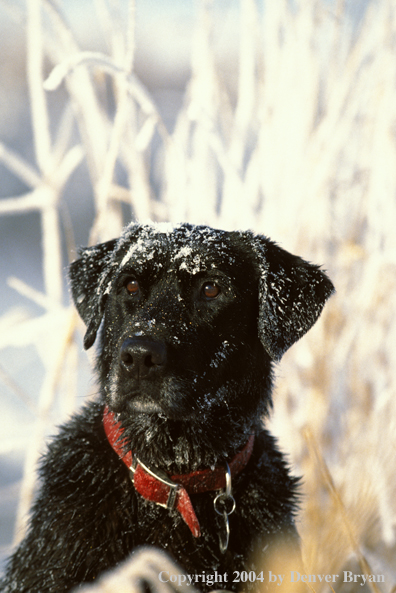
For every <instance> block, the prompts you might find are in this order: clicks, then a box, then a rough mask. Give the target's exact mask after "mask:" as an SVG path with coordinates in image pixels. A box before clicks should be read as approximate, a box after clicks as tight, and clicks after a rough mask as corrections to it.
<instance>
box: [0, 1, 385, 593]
mask: <svg viewBox="0 0 396 593" xmlns="http://www.w3.org/2000/svg"><path fill="white" fill-rule="evenodd" d="M116 6H117V3H111V2H109V3H107V2H106V0H98V1H97V2H95V5H94V6H92V11H94V10H96V11H97V16H98V20H99V22H101V23H102V24H103V27H104V30H105V31H106V36H105V41H106V44H104V45H107V47H108V48H109V50H108V53H107V54H102V53H99V52H97V51H95V52H94V51H80V49H79V47H78V45H77V42H76V40H75V36H74V33H73V31H72V30H70V28H69V27H68V25H67V23H66V21H65V19H64V18H63V16H62V12H61V10H60V9H59V7H58V4H57V3H53V2H52V1H51V0H28V2H27V8H26V38H27V80H28V87H29V104H30V109H31V121H32V128H33V133H34V136H33V137H34V155H35V162H34V163H30V162H27V161H26V160H24V159H23V158H22V157H21V156H19V155H18V154H15V153H14V152H12V151H11V150H10V149H9V148H8V147H7V146H6V145H5V144H3V143H1V144H0V161H1V163H2V164H3V165H4V166H5V167H7V168H8V169H9V171H11V172H12V173H13V174H14V175H15V176H17V177H18V178H19V179H21V180H22V181H23V182H24V183H25V184H26V186H27V187H28V188H30V189H29V191H28V192H26V193H25V194H24V195H18V196H9V197H8V198H7V199H4V200H2V201H1V202H0V214H3V215H7V214H12V213H16V212H19V213H24V212H28V211H31V210H35V211H38V212H39V213H40V217H41V223H42V245H43V261H42V270H43V277H44V284H45V292H44V293H37V291H34V290H33V289H32V288H31V287H30V286H29V285H28V281H29V279H26V280H25V279H17V278H14V279H10V281H9V282H10V284H11V285H12V286H13V288H14V289H15V290H17V291H19V292H20V293H21V294H23V295H25V296H26V297H28V298H29V299H31V300H32V301H33V302H34V303H36V304H38V305H39V306H40V307H41V308H42V310H43V314H42V315H36V316H35V317H33V318H27V319H26V318H25V317H23V316H21V314H20V313H18V312H15V311H13V310H12V311H10V312H9V313H8V314H7V315H6V316H5V317H4V318H3V319H0V325H1V328H2V332H1V337H0V346H1V348H6V347H8V346H14V347H18V346H19V347H23V346H24V345H25V344H26V343H29V344H33V345H34V347H35V348H36V351H37V357H38V360H40V361H41V363H42V364H43V367H44V369H45V372H44V378H43V381H42V384H41V386H40V388H39V390H38V391H39V392H38V393H37V394H34V395H35V397H28V396H26V394H21V392H20V391H21V390H20V388H19V387H18V380H17V378H16V377H13V376H10V375H9V374H8V372H7V370H6V368H5V367H4V365H1V367H0V380H1V381H3V382H4V383H6V384H7V386H8V389H9V392H13V393H14V394H16V395H17V396H18V397H21V398H22V397H23V398H24V400H23V401H24V405H26V406H27V407H29V406H30V408H33V411H34V414H35V418H36V421H35V430H34V434H32V435H29V436H28V440H27V442H26V458H25V469H24V477H23V480H22V482H21V484H20V485H19V497H20V498H19V500H20V502H19V508H18V513H17V518H16V528H15V534H16V536H15V539H16V540H17V539H19V538H20V537H21V536H22V534H23V530H24V526H25V518H26V513H27V509H28V508H29V506H30V502H31V498H32V495H33V492H34V486H35V480H36V474H35V466H36V461H37V458H38V455H39V453H40V451H41V450H42V443H43V439H44V437H45V434H46V431H47V430H48V426H53V425H54V424H55V423H56V424H58V423H59V422H60V421H62V420H63V419H64V418H65V417H67V415H68V414H69V413H70V411H71V410H72V409H74V407H75V405H76V399H77V381H76V380H75V379H74V378H73V377H75V375H76V370H77V368H79V367H81V365H83V364H84V361H83V360H82V356H83V355H82V354H81V350H80V344H81V338H80V335H79V332H80V330H81V325H80V323H79V321H78V319H77V317H76V314H75V313H74V311H73V310H72V309H70V308H69V307H65V306H64V304H63V302H62V265H61V240H62V234H63V233H64V232H65V231H64V230H62V228H61V225H60V213H61V210H62V199H63V195H64V190H65V187H66V185H67V184H68V182H69V181H70V179H71V178H72V176H73V173H74V171H75V170H76V168H77V167H79V166H80V164H81V163H82V162H83V161H85V162H86V163H87V165H88V169H89V175H90V183H91V187H92V194H93V199H94V208H95V219H94V221H93V224H92V228H91V232H90V241H91V243H94V242H97V241H102V240H107V239H109V238H111V237H114V236H116V235H118V234H119V231H120V229H121V227H122V226H123V224H124V222H125V211H126V209H127V211H128V212H130V217H131V218H136V219H139V220H143V221H144V220H146V219H148V218H150V219H152V220H159V221H162V220H163V221H172V222H179V221H183V220H187V221H190V222H194V223H208V224H210V225H212V226H215V227H220V228H227V229H231V228H251V229H254V230H256V231H257V232H261V233H263V234H266V235H268V236H270V237H271V238H273V239H274V240H276V241H278V242H280V243H281V244H282V246H283V247H285V248H286V249H288V250H289V251H292V252H295V253H298V254H300V255H302V256H303V257H304V258H306V259H309V260H311V261H313V262H315V263H322V264H323V265H324V267H325V268H326V269H327V270H328V272H329V274H330V277H331V278H332V280H333V282H334V284H335V286H336V289H337V294H336V295H335V296H334V297H332V299H331V301H330V303H329V304H328V305H327V307H326V309H325V312H324V314H323V315H322V317H321V319H320V321H319V322H318V324H317V325H316V326H315V327H314V328H313V329H312V330H311V332H310V333H309V334H308V335H307V336H306V337H305V338H304V339H303V340H302V341H301V343H298V344H297V345H296V346H294V347H293V348H292V349H291V351H290V352H289V353H287V354H286V356H285V357H284V359H283V361H282V362H281V363H280V365H279V367H278V379H277V390H276V395H275V414H274V417H273V420H272V429H273V431H274V432H275V433H276V434H277V435H278V436H279V439H280V442H281V445H282V448H283V449H284V450H285V451H286V452H288V454H289V457H290V461H291V462H292V463H293V465H294V467H295V468H296V473H302V474H303V476H304V484H303V492H304V497H303V503H302V512H301V515H300V518H299V529H300V532H301V535H302V538H303V551H304V560H305V564H306V570H307V572H309V573H326V574H327V573H329V574H337V573H338V574H341V571H342V570H343V567H345V566H347V565H349V566H351V565H352V566H354V564H353V562H356V565H355V567H357V568H356V570H355V572H359V573H370V572H372V573H375V574H384V575H385V583H383V584H377V585H376V584H375V583H374V584H373V583H371V584H370V587H371V590H372V591H373V592H374V591H375V592H377V591H383V592H384V593H385V592H387V591H390V590H391V589H392V587H394V586H395V583H396V562H395V557H396V497H395V492H396V463H395V451H396V397H395V392H396V375H395V372H394V369H395V368H396V319H395V297H394V295H395V291H396V274H395V264H396V233H395V225H396V164H395V163H396V143H395V140H396V132H395V130H396V127H395V124H396V92H395V80H396V59H395V36H396V10H395V8H394V6H393V4H392V2H391V1H390V0H379V1H378V2H374V1H372V2H370V3H369V4H368V7H367V10H366V12H365V15H364V18H363V19H362V21H361V22H359V23H358V24H357V25H356V26H354V25H353V24H352V21H351V19H350V18H349V16H348V13H347V9H346V7H345V5H344V2H342V0H338V2H335V3H333V4H332V3H329V2H325V1H324V0H304V1H302V0H301V1H297V2H295V3H294V5H293V7H291V6H290V4H289V3H288V2H286V0H279V1H277V2H267V3H266V5H265V10H262V7H261V6H260V7H259V6H258V5H257V4H256V2H255V1H254V0H241V1H240V6H239V11H240V18H239V40H238V43H239V46H238V48H237V53H238V62H237V64H236V65H235V68H234V73H235V74H237V77H236V82H235V85H234V86H233V84H232V81H231V82H230V81H228V80H227V79H226V75H225V72H226V70H225V69H224V68H222V64H223V62H222V59H221V56H219V52H218V45H217V40H216V22H217V21H216V19H217V18H219V15H218V13H217V11H216V8H217V4H216V3H213V2H212V1H209V0H202V1H201V2H200V4H199V11H198V15H197V22H196V27H195V35H194V38H193V40H192V55H191V78H190V81H189V84H188V86H187V88H186V91H185V96H184V102H183V106H182V108H181V109H180V112H179V113H178V117H177V121H176V125H175V128H174V130H173V131H172V132H169V130H167V128H166V126H165V124H164V122H163V121H162V118H161V115H160V112H159V110H158V108H157V106H156V104H155V102H154V100H153V98H152V97H151V95H150V93H149V92H148V91H147V89H146V88H145V87H144V85H143V84H142V83H141V81H140V80H139V79H138V77H137V75H136V73H135V71H134V60H135V45H136V43H135V35H136V31H135V18H136V15H135V13H136V7H135V5H134V2H133V0H130V2H129V4H128V7H127V10H126V13H125V15H124V18H122V19H121V18H120V16H119V14H118V12H117V11H116V10H115V7H116ZM120 10H121V8H120ZM48 64H50V70H51V72H50V73H49V75H48V76H47V75H44V65H46V67H47V69H48ZM109 86H110V87H111V94H112V97H113V100H114V104H115V111H114V113H112V114H111V115H110V114H109V110H106V109H105V108H104V105H103V100H102V99H103V96H104V93H105V92H109V91H108V88H109ZM58 87H61V88H63V89H65V91H66V92H65V93H64V95H62V97H63V98H62V99H61V100H62V101H63V103H62V105H61V111H62V115H61V117H60V120H59V121H58V122H57V125H56V126H55V125H53V122H52V120H51V118H52V112H51V110H50V109H49V107H48V104H49V94H50V93H51V91H53V90H54V89H56V88H58ZM105 89H107V91H105ZM54 130H55V131H54ZM75 130H77V131H78V133H77V134H76V133H75ZM120 170H121V171H122V172H123V175H121V176H120V175H119V171H120ZM120 178H122V179H125V180H126V182H125V183H121V182H120V181H119V179H120ZM71 237H72V232H69V233H67V237H66V239H67V241H68V244H69V245H72V239H71ZM55 327H56V328H57V331H56V339H54V328H55ZM84 356H85V355H84ZM36 395H37V397H36ZM0 439H1V437H0ZM0 447H1V449H2V450H3V451H6V450H8V449H9V443H6V442H3V443H2V444H1V440H0ZM348 563H349V564H348ZM351 563H352V564H351ZM112 586H114V584H113V585H112ZM131 587H132V585H131ZM103 590H105V589H103ZM113 590H114V589H113ZM123 590H125V591H127V590H128V589H127V588H125V589H123ZM131 590H133V589H132V588H131ZM315 590H317V591H319V590H321V586H320V585H318V583H316V584H315Z"/></svg>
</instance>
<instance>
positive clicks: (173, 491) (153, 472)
mask: <svg viewBox="0 0 396 593" xmlns="http://www.w3.org/2000/svg"><path fill="white" fill-rule="evenodd" d="M138 464H139V465H140V466H141V467H142V469H144V471H145V472H147V473H148V474H149V475H150V476H153V478H155V479H156V480H158V481H159V482H161V483H162V484H165V486H168V488H169V495H168V500H167V501H166V503H165V504H164V503H161V502H157V504H158V505H159V506H161V507H164V508H165V509H174V508H175V506H176V499H177V492H178V490H179V488H180V485H179V484H176V482H174V481H173V480H171V479H170V477H169V476H168V475H167V474H166V473H165V472H164V471H162V470H161V469H158V468H155V469H153V468H151V467H149V466H148V465H146V464H145V463H143V462H142V461H141V460H140V459H139V457H138V456H137V455H134V456H133V461H132V466H131V472H132V476H131V480H132V482H133V481H134V477H135V471H136V468H137V465H138Z"/></svg>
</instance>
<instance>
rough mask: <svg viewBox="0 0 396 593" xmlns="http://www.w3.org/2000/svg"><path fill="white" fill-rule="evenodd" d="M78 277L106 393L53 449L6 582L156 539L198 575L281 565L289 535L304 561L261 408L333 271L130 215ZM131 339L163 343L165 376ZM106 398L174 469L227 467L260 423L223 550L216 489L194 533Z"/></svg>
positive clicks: (31, 586) (219, 234) (53, 575)
mask: <svg viewBox="0 0 396 593" xmlns="http://www.w3.org/2000/svg"><path fill="white" fill-rule="evenodd" d="M131 278H133V279H136V280H138V282H139V286H140V292H139V295H138V297H136V298H135V297H134V296H132V297H131V295H130V294H128V292H127V291H126V288H125V287H126V284H127V282H128V281H129V279H131ZM70 282H71V291H72V295H73V299H74V302H75V304H76V307H77V309H78V311H79V313H80V315H81V317H82V319H83V320H84V322H85V324H86V326H87V331H86V335H85V339H84V343H85V347H86V348H89V347H91V346H92V345H93V343H94V342H95V340H97V342H98V359H97V371H98V377H99V381H100V388H101V393H100V397H99V398H98V401H95V402H91V403H89V404H87V405H86V406H85V407H84V408H83V410H81V411H80V412H79V413H78V414H76V415H75V416H74V418H72V419H71V420H70V422H68V423H67V424H66V425H65V426H64V427H63V428H61V430H60V433H59V435H58V436H57V437H56V438H55V439H54V440H53V441H52V443H51V444H50V445H49V447H48V452H47V454H46V455H45V457H44V459H43V461H42V464H41V469H40V475H41V489H40V492H39V494H38V497H37V500H36V503H35V505H34V507H33V509H32V516H31V521H30V528H29V532H28V534H27V536H26V538H25V539H24V541H23V542H22V543H21V545H20V546H19V548H18V549H17V550H16V551H15V553H14V555H13V556H12V557H11V559H10V562H9V564H8V568H7V571H6V575H5V578H4V581H3V585H2V590H3V591H6V592H8V593H11V592H16V591H18V592H19V593H22V592H24V591H26V592H27V591H29V592H30V593H33V592H34V591H37V592H39V591H40V592H41V593H45V592H55V591H56V592H57V593H61V592H62V591H69V590H71V589H72V588H73V587H74V586H76V585H78V584H79V583H82V582H87V581H92V580H94V579H95V578H96V577H97V576H98V575H99V574H100V573H101V572H103V571H104V570H106V569H109V568H111V567H114V566H115V565H116V564H118V563H119V562H121V561H122V560H124V559H125V558H127V557H128V556H129V555H130V554H131V552H133V550H135V549H136V548H138V547H139V546H141V545H147V544H149V545H156V546H159V547H161V548H163V549H165V550H166V551H167V552H169V553H170V554H171V556H172V557H173V558H174V559H175V560H176V561H177V562H178V563H179V565H181V566H182V567H183V571H184V572H185V573H188V574H202V573H203V572H204V571H206V572H207V573H208V572H210V571H211V572H213V571H215V570H217V571H218V573H224V572H227V571H228V573H230V574H232V573H233V571H235V570H237V571H241V570H248V571H249V570H259V569H260V570H263V568H264V569H265V568H267V569H268V570H271V568H274V567H275V564H273V565H272V564H271V565H270V566H268V565H267V566H266V564H265V561H266V558H271V559H273V555H272V552H273V551H274V550H276V549H277V547H278V546H281V545H287V546H289V549H290V550H291V551H292V552H293V553H295V554H296V557H297V556H298V536H297V532H296V529H295V526H294V515H295V512H296V501H297V496H296V485H297V481H296V479H295V478H293V477H291V476H290V475H289V471H288V468H287V466H286V464H285V461H284V459H283V457H282V455H281V454H280V452H279V451H278V449H277V447H276V444H275V442H274V439H273V438H272V437H271V436H270V435H269V434H268V432H267V431H266V430H265V428H264V427H263V418H264V417H265V416H266V415H267V414H268V412H269V410H270V407H271V402H272V400H271V392H272V365H273V361H278V360H279V359H280V358H281V356H282V354H283V352H284V351H285V350H286V349H287V348H288V347H289V346H291V344H292V343H293V342H295V341H296V340H297V339H299V338H300V337H301V336H302V335H303V334H304V333H305V332H306V331H308V329H309V328H310V327H311V326H312V325H313V323H315V321H316V319H317V318H318V316H319V315H320V312H321V310H322V308H323V305H324V303H325V301H326V299H327V298H328V297H329V296H330V294H331V292H332V291H333V287H332V284H331V282H330V280H329V279H328V278H327V276H326V275H325V274H324V273H323V272H322V271H321V270H320V269H319V268H318V267H317V266H313V265H311V264H308V263H307V262H305V261H304V260H302V259H300V258H298V257H296V256H293V255H291V254H289V253H287V252H286V251H284V250H282V249H281V248H279V247H278V246H276V245H275V244H274V243H272V242H271V241H269V240H268V239H267V238H265V237H262V236H256V235H253V234H252V233H250V232H233V233H228V232H224V231H218V230H213V229H210V228H209V227H195V226H192V225H187V224H184V225H180V226H178V227H176V228H172V229H171V228H170V227H169V226H164V225H158V226H154V225H138V224H133V225H130V226H129V227H127V228H126V230H125V231H124V233H123V235H122V236H121V237H120V239H117V240H113V241H110V242H108V243H104V244H101V245H97V246H95V247H92V248H87V249H84V250H82V251H81V257H80V259H78V260H77V261H76V262H74V263H73V264H72V265H71V269H70ZM207 282H216V284H217V285H219V286H220V288H221V291H220V294H219V296H218V297H216V298H215V299H212V300H207V299H206V298H204V297H203V293H202V286H203V285H204V284H205V283H207ZM131 337H134V338H135V337H137V338H138V340H139V339H142V340H145V339H149V340H150V341H152V342H155V343H158V344H162V345H164V348H166V364H165V365H164V369H161V372H157V371H156V372H154V373H151V374H150V375H148V376H147V377H145V376H137V375H136V374H132V373H130V372H127V371H125V368H124V366H123V365H122V364H121V363H120V349H121V348H122V347H123V344H125V342H126V340H128V339H129V338H131ZM105 404H107V405H108V406H109V407H110V409H111V410H113V411H114V412H115V413H117V415H118V416H117V417H118V419H119V420H120V421H121V423H122V426H123V428H124V429H125V435H126V436H127V437H128V439H129V441H130V446H131V449H132V450H133V451H135V453H137V454H138V455H139V457H140V458H141V459H143V460H144V461H145V462H146V463H148V464H149V465H153V466H155V467H158V468H161V469H163V470H166V471H167V472H168V473H169V474H172V473H187V472H191V471H194V470H196V469H198V468H207V467H210V466H213V465H219V464H221V463H224V461H225V460H227V459H230V458H231V457H232V456H233V455H234V454H235V453H236V452H237V451H238V450H240V449H241V448H242V447H243V445H244V444H245V443H246V441H247V438H248V436H249V434H250V433H251V432H252V431H254V432H255V433H256V441H255V445H254V450H253V454H252V458H251V460H250V461H249V463H248V465H247V467H246V468H245V470H244V471H243V472H242V474H241V475H239V476H238V477H236V478H235V480H234V483H233V493H234V497H235V500H236V505H237V507H236V511H235V513H234V514H233V515H230V527H231V538H230V544H229V549H228V550H227V552H226V553H225V554H221V553H220V551H219V543H218V531H219V529H220V528H221V520H220V519H219V518H218V517H217V515H216V513H215V512H214V508H213V499H214V496H215V494H216V493H212V492H210V493H205V494H196V495H192V501H193V504H194V508H195V511H196V514H197V517H198V519H199V521H200V524H201V531H202V536H201V537H200V538H194V537H193V536H192V535H191V533H190V531H189V529H188V527H187V526H186V525H185V523H184V522H183V520H182V518H181V517H180V515H179V514H178V513H177V512H176V511H169V510H166V509H164V508H162V507H159V506H156V505H155V504H153V503H151V502H148V501H146V500H144V499H143V498H142V497H141V496H140V495H139V494H137V493H136V492H135V491H134V488H133V485H132V482H131V480H130V476H129V472H128V470H127V468H126V467H125V465H124V464H123V463H122V462H121V461H120V459H119V458H118V457H117V455H116V454H115V453H114V451H113V450H112V449H111V447H110V445H109V443H108V442H107V440H106V437H105V434H104V430H103V425H102V415H103V409H104V405H105ZM268 562H269V560H268ZM265 586H266V583H263V584H262V587H264V588H265ZM234 588H237V584H233V583H230V582H229V583H227V589H234ZM244 588H245V589H246V585H244Z"/></svg>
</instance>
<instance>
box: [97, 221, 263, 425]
mask: <svg viewBox="0 0 396 593" xmlns="http://www.w3.org/2000/svg"><path fill="white" fill-rule="evenodd" d="M134 231H135V229H134V228H133V229H131V233H130V234H128V233H126V234H125V235H124V237H123V238H122V240H121V241H120V244H119V246H118V255H117V258H115V259H114V260H113V262H110V263H109V265H110V266H111V265H112V264H113V265H114V268H115V269H116V270H117V271H116V273H114V274H113V275H112V276H111V278H110V279H109V278H108V277H107V279H106V281H107V285H106V286H105V287H104V293H105V294H106V295H107V296H106V306H105V311H104V330H103V332H104V335H103V344H106V347H105V352H104V353H103V355H102V360H103V363H102V372H103V373H105V374H106V377H107V378H108V379H109V380H108V381H106V386H107V393H106V396H107V398H108V401H109V402H110V403H111V405H112V407H113V409H115V410H116V411H123V410H124V409H125V407H127V408H128V409H129V410H130V411H131V412H146V413H152V414H155V413H156V414H158V415H159V416H162V417H165V418H170V419H174V420H178V419H183V420H187V419H190V420H191V418H195V417H197V414H198V412H199V413H200V414H201V420H204V419H205V418H206V417H207V416H208V415H209V414H211V413H212V412H213V410H218V411H219V408H221V410H223V411H224V413H227V409H228V408H229V407H230V406H231V407H232V406H236V405H240V403H239V402H235V401H234V398H233V389H232V386H231V384H232V382H233V381H235V379H234V378H235V377H236V375H238V377H239V376H244V377H246V382H247V383H248V382H249V381H250V380H251V378H252V377H253V375H254V377H255V378H256V375H257V372H258V371H257V369H256V367H257V368H260V367H261V368H262V367H263V365H264V366H265V367H267V366H268V362H267V364H266V365H265V364H264V359H265V358H267V359H268V357H266V355H265V352H264V349H263V347H262V344H261V342H260V340H259V337H258V333H257V316H258V299H257V278H255V272H254V270H253V269H252V270H251V274H245V273H244V268H245V270H246V266H247V265H249V261H248V260H249V258H248V257H247V256H246V254H244V252H243V250H241V249H240V248H238V246H237V245H233V243H232V241H231V240H230V237H229V234H228V233H222V232H220V231H213V230H212V229H208V228H207V227H202V228H200V227H198V228H197V227H189V226H187V225H183V226H181V227H178V228H176V229H174V230H173V232H171V233H169V232H159V231H158V229H157V228H155V230H153V228H151V227H143V228H140V229H139V230H138V232H137V233H135V232H134ZM131 235H132V236H131ZM130 287H132V288H130ZM130 338H132V339H133V340H134V341H135V342H136V339H141V340H142V344H143V343H144V344H146V343H147V340H149V341H151V342H152V343H153V345H154V346H153V347H155V349H157V347H156V344H161V345H164V348H165V350H166V363H165V361H164V364H163V365H162V367H161V372H153V371H151V372H147V373H145V374H144V375H143V374H140V375H139V373H130V372H125V369H124V368H123V366H124V365H122V364H119V357H118V356H117V352H118V351H119V350H120V349H122V348H123V344H125V342H126V340H128V339H130ZM241 345H244V346H243V349H241ZM257 362H259V364H258V365H257ZM259 372H260V373H261V372H262V370H260V371H259ZM248 387H249V385H246V388H248ZM238 399H239V395H238ZM253 400H254V401H252V406H251V407H252V409H254V410H255V409H256V407H257V400H256V398H253ZM248 407H249V406H246V408H248Z"/></svg>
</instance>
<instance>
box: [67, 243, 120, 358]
mask: <svg viewBox="0 0 396 593" xmlns="http://www.w3.org/2000/svg"><path fill="white" fill-rule="evenodd" d="M116 244H117V239H114V240H112V241H107V242H106V243H100V244H98V245H95V246H94V247H86V248H84V249H81V250H80V252H79V254H80V259H77V260H76V261H74V262H73V263H72V264H70V267H69V278H70V286H71V293H72V297H73V301H74V304H75V306H76V308H77V311H78V312H79V314H80V317H81V319H82V320H83V321H84V323H85V325H86V326H87V331H86V333H85V336H84V348H85V349H86V350H87V349H88V348H90V347H91V346H92V344H93V343H94V342H95V338H96V334H97V331H98V329H99V326H100V323H101V321H102V316H103V311H104V304H105V298H106V295H105V287H106V285H107V283H106V278H107V276H108V275H109V273H110V271H111V270H110V269H109V268H110V266H109V262H110V259H111V256H112V254H113V252H114V249H115V246H116Z"/></svg>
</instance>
